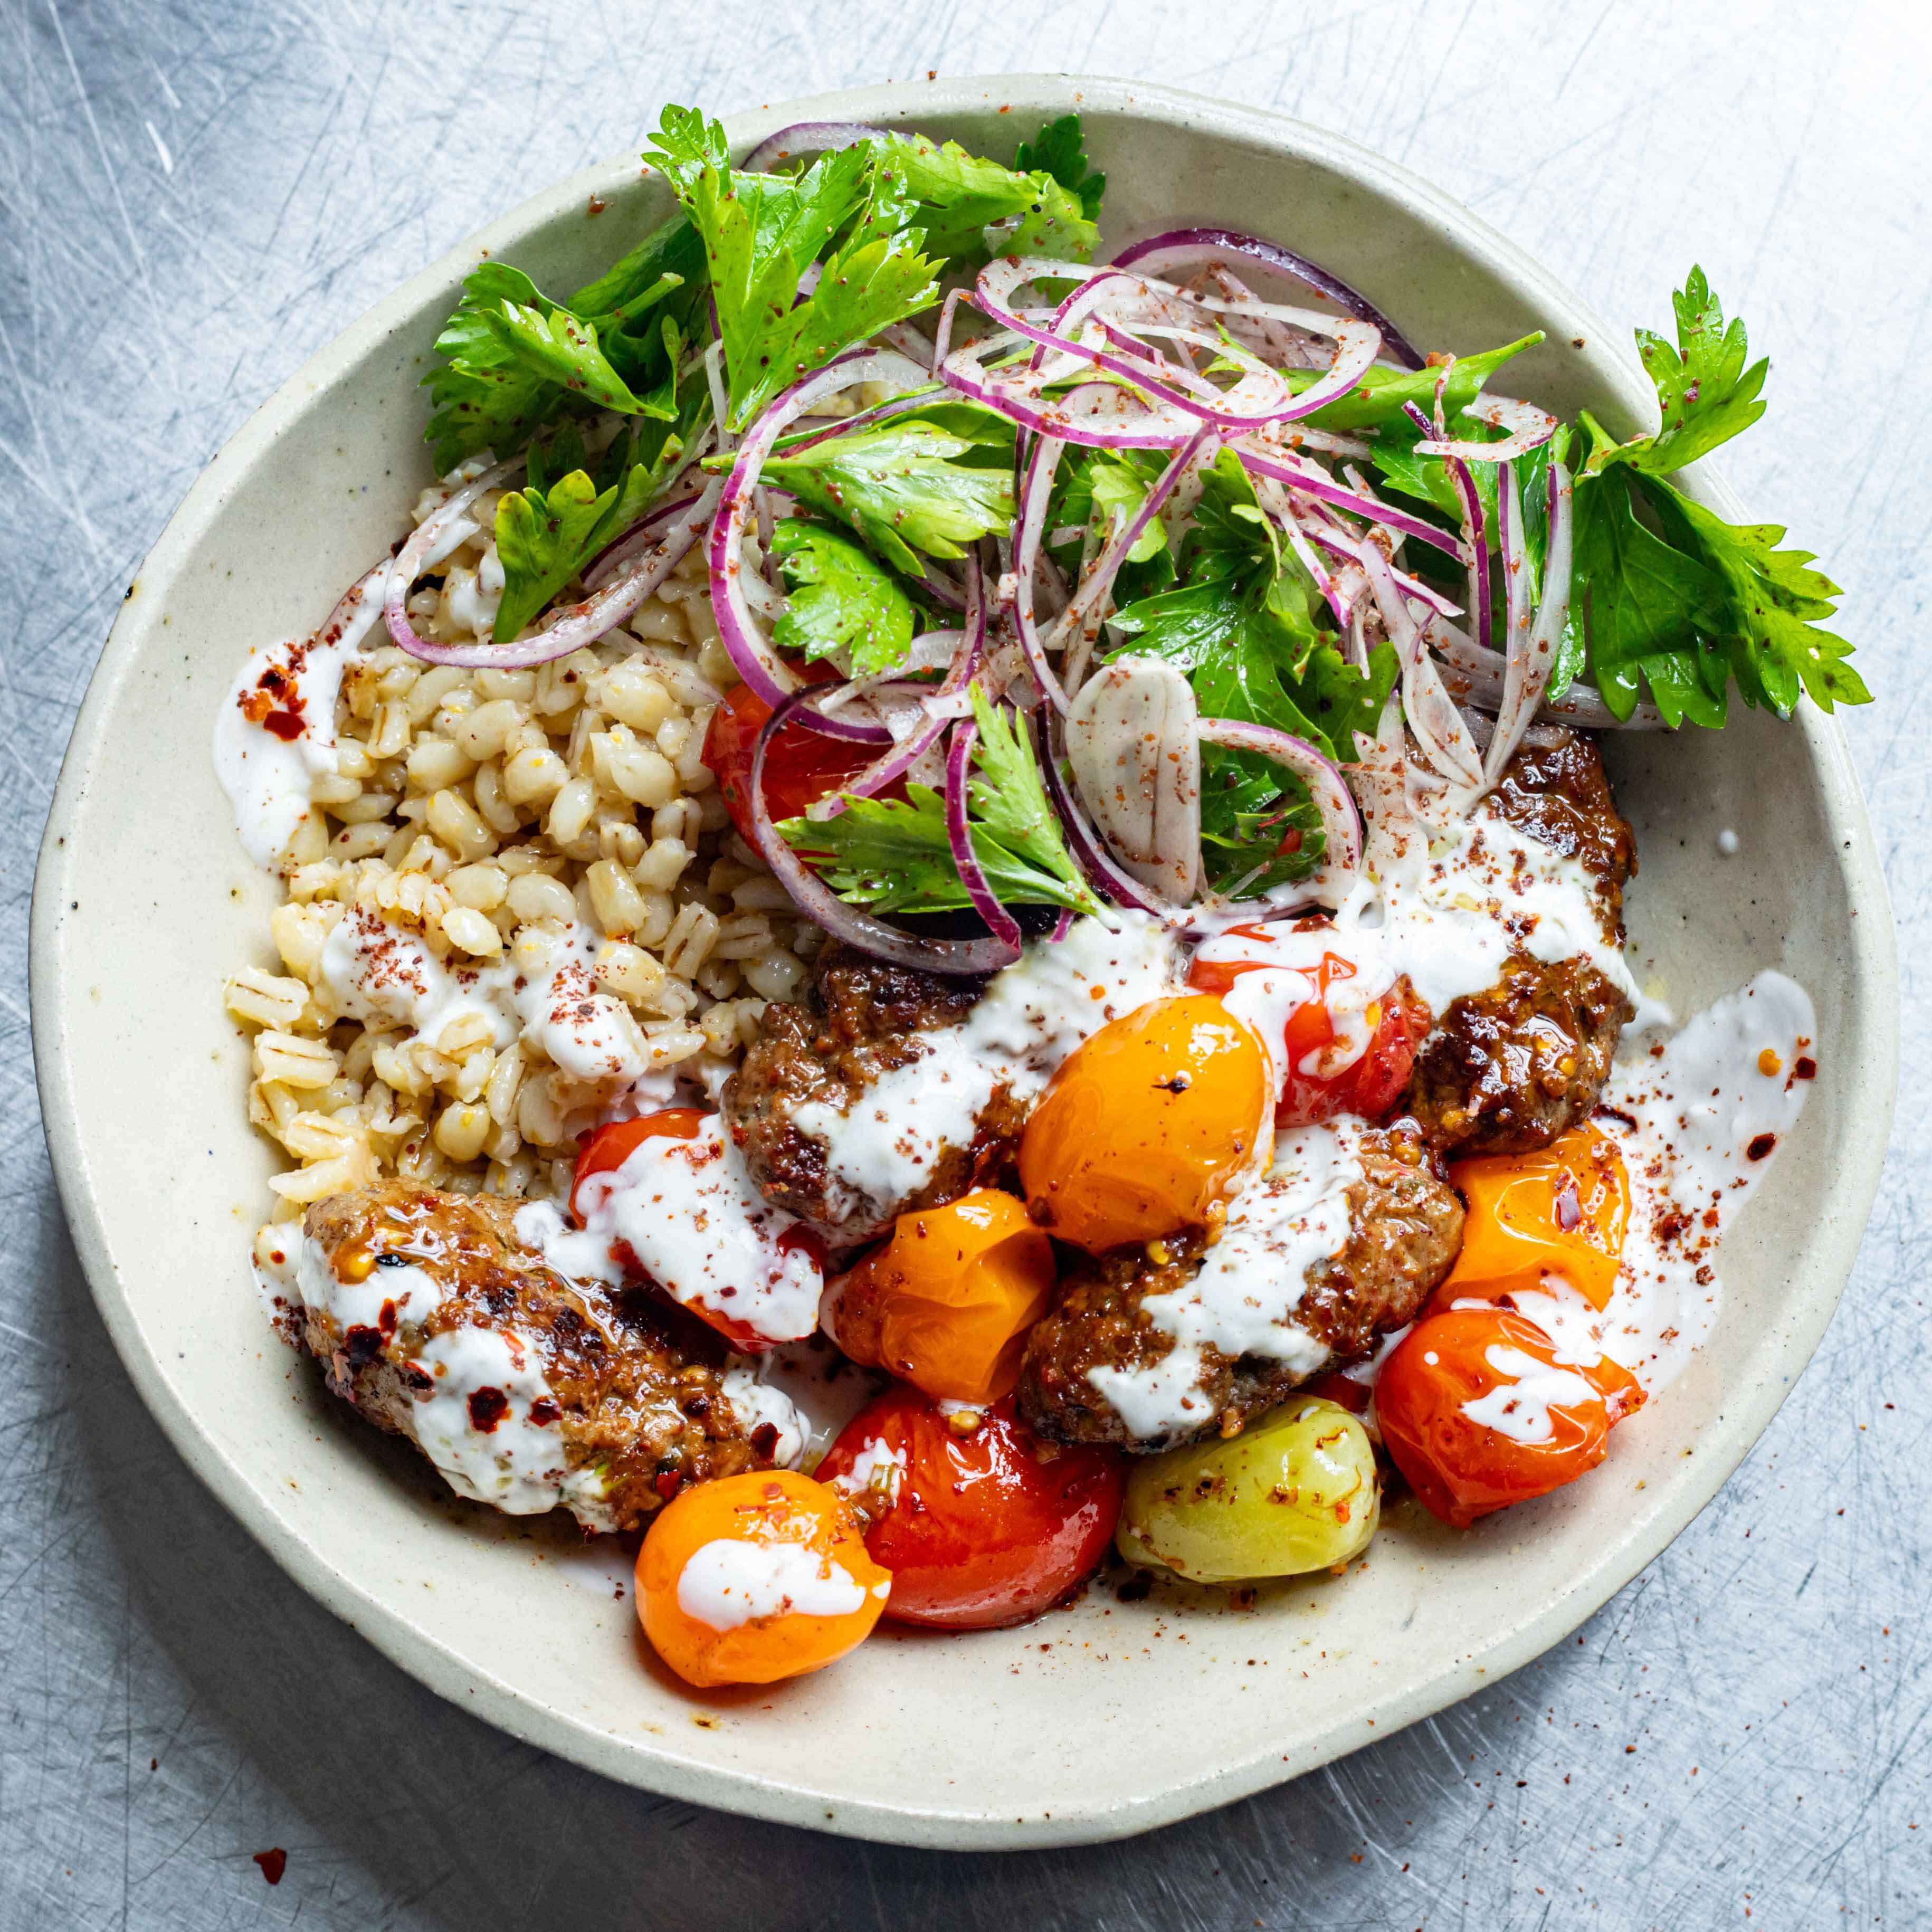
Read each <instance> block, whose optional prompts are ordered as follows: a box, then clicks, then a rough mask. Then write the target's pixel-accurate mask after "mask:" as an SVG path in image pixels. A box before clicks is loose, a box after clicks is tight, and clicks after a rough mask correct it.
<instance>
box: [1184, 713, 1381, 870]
mask: <svg viewBox="0 0 1932 1932" xmlns="http://www.w3.org/2000/svg"><path fill="white" fill-rule="evenodd" d="M1200 737H1201V742H1202V743H1203V744H1204V745H1220V746H1221V747H1222V748H1223V749H1224V750H1226V751H1254V752H1258V753H1259V754H1260V755H1261V756H1262V757H1264V758H1268V759H1271V760H1273V761H1274V763H1276V764H1278V765H1280V766H1283V769H1286V770H1288V771H1291V772H1293V773H1294V774H1295V776H1296V777H1297V778H1299V779H1301V781H1302V783H1303V784H1305V785H1306V786H1307V787H1308V795H1309V796H1310V798H1311V799H1313V800H1314V801H1315V808H1316V811H1319V812H1320V813H1321V814H1322V832H1323V835H1324V836H1325V838H1326V839H1327V841H1328V850H1327V853H1326V854H1325V859H1324V864H1325V868H1326V871H1325V875H1324V876H1325V880H1326V883H1328V884H1329V885H1330V886H1338V885H1339V886H1344V889H1345V892H1346V881H1349V880H1352V879H1353V878H1354V877H1355V874H1356V873H1357V872H1358V871H1361V865H1362V819H1361V813H1360V812H1359V811H1357V810H1356V808H1355V794H1354V793H1352V792H1351V791H1350V790H1349V781H1348V780H1347V779H1346V778H1344V777H1343V775H1342V768H1341V766H1340V765H1338V764H1337V763H1335V761H1334V759H1332V758H1331V757H1328V756H1327V755H1326V754H1325V753H1323V752H1322V751H1319V750H1317V749H1316V747H1315V746H1314V745H1311V744H1310V742H1308V740H1307V739H1306V738H1298V737H1296V736H1295V734H1294V733H1292V732H1289V731H1278V730H1276V729H1275V728H1274V727H1273V726H1272V725H1268V724H1245V723H1244V722H1243V721H1241V719H1239V718H1202V721H1201V724H1200Z"/></svg>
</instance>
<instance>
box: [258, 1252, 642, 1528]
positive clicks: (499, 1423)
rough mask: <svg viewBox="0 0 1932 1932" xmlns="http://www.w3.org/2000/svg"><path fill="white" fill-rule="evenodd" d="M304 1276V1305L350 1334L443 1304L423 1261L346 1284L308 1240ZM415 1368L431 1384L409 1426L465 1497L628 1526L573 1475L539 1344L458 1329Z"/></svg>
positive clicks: (391, 1328) (403, 1415)
mask: <svg viewBox="0 0 1932 1932" xmlns="http://www.w3.org/2000/svg"><path fill="white" fill-rule="evenodd" d="M295 1279H296V1288H297V1289H298V1291H299V1293H300V1295H301V1296H302V1302H303V1305H304V1306H305V1307H307V1308H308V1309H310V1310H314V1311H315V1312H317V1313H322V1314H324V1315H326V1316H327V1317H328V1318H329V1319H330V1320H331V1321H332V1322H333V1323H334V1324H335V1326H336V1328H338V1331H340V1332H341V1334H344V1335H345V1336H346V1335H347V1334H349V1333H350V1331H352V1330H353V1329H356V1328H373V1329H374V1330H375V1331H377V1333H378V1334H380V1335H382V1336H383V1337H384V1338H385V1339H386V1338H387V1337H390V1336H392V1335H393V1334H395V1331H396V1328H397V1326H398V1323H399V1322H403V1321H410V1322H422V1321H424V1320H425V1319H427V1318H428V1316H429V1315H430V1314H431V1312H432V1311H433V1310H434V1309H435V1307H436V1306H437V1304H438V1303H439V1302H440V1301H442V1300H443V1295H442V1292H441V1291H440V1289H438V1288H437V1285H436V1283H435V1282H434V1280H432V1278H431V1277H430V1276H429V1275H428V1274H427V1273H425V1271H424V1270H422V1268H418V1267H417V1266H416V1265H415V1264H414V1263H413V1262H411V1263H405V1264H404V1265H402V1266H401V1267H387V1266H382V1265H378V1266H377V1267H375V1268H371V1270H370V1271H369V1273H368V1276H367V1277H365V1279H364V1280H361V1281H358V1282H346V1281H344V1280H342V1279H341V1277H340V1276H338V1274H336V1272H335V1269H334V1268H332V1266H331V1265H330V1263H329V1256H328V1255H327V1253H326V1252H325V1251H324V1250H323V1248H322V1247H321V1245H320V1244H319V1243H318V1242H317V1241H314V1239H312V1238H311V1237H310V1236H309V1235H307V1234H304V1235H302V1239H301V1242H300V1244H299V1247H298V1248H297V1251H296V1265H295ZM410 1367H412V1368H414V1369H419V1370H422V1373H423V1377H424V1379H426V1380H427V1381H428V1384H429V1387H428V1390H427V1391H423V1392H420V1393H416V1394H415V1395H414V1399H413V1400H411V1401H409V1402H407V1403H402V1404H399V1405H398V1411H399V1413H398V1420H400V1421H404V1422H406V1423H407V1424H408V1425H409V1427H410V1429H411V1430H412V1432H413V1434H414V1435H415V1437H416V1442H417V1444H418V1445H419V1447H420V1448H422V1451H423V1453H424V1454H425V1455H426V1456H427V1457H428V1458H429V1459H430V1460H431V1462H432V1463H434V1464H435V1465H436V1466H437V1469H439V1470H440V1471H441V1472H442V1474H443V1478H444V1480H445V1481H446V1482H447V1483H448V1484H449V1486H450V1487H451V1488H452V1489H453V1490H455V1491H456V1492H457V1493H458V1495H460V1496H468V1497H469V1498H471V1499H472V1500H473V1501H475V1502H482V1503H490V1504H493V1505H494V1506H495V1507H496V1508H498V1509H499V1510H502V1511H504V1512H505V1514H507V1515H510V1516H541V1514H543V1513H544V1511H547V1510H550V1509H554V1508H556V1505H558V1504H559V1503H562V1505H565V1508H568V1510H569V1511H570V1512H571V1514H572V1515H573V1516H574V1517H576V1518H577V1521H578V1522H579V1523H581V1524H583V1526H584V1528H585V1529H592V1530H614V1529H616V1518H615V1517H614V1516H613V1514H611V1511H610V1507H609V1505H608V1504H607V1502H606V1501H605V1499H604V1478H602V1476H601V1475H599V1474H598V1472H596V1470H595V1469H591V1468H587V1467H586V1468H583V1469H572V1468H571V1466H570V1464H569V1461H568V1457H566V1455H565V1450H564V1438H563V1428H562V1410H561V1408H560V1407H559V1404H558V1403H557V1401H556V1396H555V1394H553V1391H552V1390H551V1388H550V1383H549V1382H548V1380H547V1378H546V1377H545V1376H544V1373H543V1370H542V1367H541V1356H540V1355H539V1354H538V1349H537V1347H536V1345H535V1343H533V1342H532V1341H531V1340H529V1337H526V1336H524V1335H523V1334H520V1333H519V1332H518V1331H516V1330H515V1329H514V1328H452V1329H449V1330H446V1331H444V1332H443V1334H438V1335H433V1336H431V1337H430V1338H429V1339H428V1340H427V1341H426V1342H425V1343H424V1344H423V1346H422V1348H421V1349H419V1351H418V1352H416V1355H415V1356H414V1357H413V1358H412V1360H411V1361H410Z"/></svg>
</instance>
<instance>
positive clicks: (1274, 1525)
mask: <svg viewBox="0 0 1932 1932" xmlns="http://www.w3.org/2000/svg"><path fill="white" fill-rule="evenodd" d="M1381 1520H1382V1490H1381V1486H1380V1484H1379V1481H1378V1479H1377V1477H1376V1452H1375V1449H1374V1448H1373V1445H1371V1444H1370V1441H1369V1436H1368V1432H1367V1430H1365V1429H1364V1427H1362V1425H1361V1423H1360V1422H1359V1421H1358V1420H1357V1419H1356V1418H1355V1417H1354V1416H1352V1415H1350V1414H1349V1412H1348V1411H1347V1410H1346V1409H1343V1408H1342V1407H1340V1406H1339V1405H1338V1404H1337V1403H1332V1402H1325V1401H1323V1400H1321V1399H1320V1398H1319V1397H1313V1396H1298V1397H1295V1398H1294V1399H1293V1400H1291V1401H1289V1402H1287V1403H1284V1404H1283V1406H1281V1407H1280V1409H1277V1410H1275V1411H1274V1412H1273V1413H1272V1414H1271V1415H1267V1416H1265V1417H1264V1418H1262V1420H1261V1421H1259V1422H1257V1423H1256V1424H1253V1425H1252V1426H1251V1427H1249V1428H1247V1429H1245V1430H1243V1431H1242V1432H1241V1434H1240V1435H1238V1436H1232V1437H1230V1438H1229V1439H1227V1440H1226V1441H1225V1442H1205V1443H1196V1444H1195V1445H1193V1446H1192V1447H1191V1448H1185V1449H1171V1450H1169V1451H1167V1452H1166V1454H1163V1455H1160V1456H1146V1457H1137V1458H1136V1460H1135V1462H1134V1465H1133V1469H1132V1470H1131V1471H1130V1473H1129V1475H1128V1478H1127V1501H1126V1503H1125V1505H1124V1507H1123V1508H1122V1510H1121V1527H1120V1532H1119V1534H1118V1536H1117V1537H1116V1538H1115V1544H1116V1545H1117V1546H1118V1548H1119V1550H1120V1553H1121V1555H1122V1556H1124V1557H1125V1558H1126V1559H1127V1561H1128V1562H1130V1563H1134V1564H1139V1565H1158V1566H1160V1567H1161V1568H1166V1569H1169V1570H1172V1571H1175V1574H1177V1575H1179V1576H1182V1577H1187V1579H1188V1580H1190V1582H1192V1583H1242V1582H1250V1581H1254V1580H1259V1579H1262V1578H1264V1577H1294V1576H1299V1575H1301V1574H1303V1573H1304V1572H1306V1571H1312V1570H1332V1569H1334V1568H1335V1567H1336V1566H1337V1565H1339V1564H1343V1563H1346V1562H1349V1561H1351V1560H1352V1559H1353V1558H1355V1557H1356V1556H1359V1555H1360V1554H1361V1552H1362V1551H1363V1550H1365V1549H1367V1547H1368V1544H1369V1541H1370V1538H1373V1536H1374V1535H1375V1533H1376V1525H1377V1524H1378V1523H1379V1522H1380V1521H1381Z"/></svg>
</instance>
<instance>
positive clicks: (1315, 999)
mask: <svg viewBox="0 0 1932 1932" xmlns="http://www.w3.org/2000/svg"><path fill="white" fill-rule="evenodd" d="M1230 930H1231V932H1232V934H1234V935H1241V936H1243V937H1252V938H1265V937H1266V935H1265V932H1264V931H1263V929H1261V928H1259V927H1244V926H1235V927H1233V928H1232V929H1230ZM1279 966H1280V961H1279V960H1271V959H1197V960H1196V962H1194V964H1193V966H1192V967H1190V968H1189V970H1188V974H1187V983H1188V984H1189V985H1190V986H1193V987H1195V988H1196V989H1199V991H1201V992H1206V993H1216V994H1226V992H1229V989H1231V988H1232V986H1234V983H1235V981H1236V980H1238V979H1239V978H1240V977H1241V975H1242V974H1244V973H1259V972H1264V971H1268V970H1269V969H1270V968H1278V967H1279ZM1313 977H1314V980H1315V991H1314V992H1313V994H1312V995H1310V997H1309V998H1307V999H1306V1000H1304V1001H1302V1003H1301V1005H1300V1006H1298V1007H1296V1008H1295V1010H1294V1011H1293V1012H1292V1013H1290V1014H1289V1016H1288V1019H1287V1022H1286V1024H1285V1025H1284V1026H1283V1028H1282V1046H1283V1055H1282V1064H1283V1067H1286V1070H1287V1071H1286V1074H1285V1075H1284V1076H1283V1081H1282V1090H1281V1097H1280V1100H1277V1103H1276V1104H1275V1114H1274V1118H1275V1125H1276V1126H1277V1127H1306V1126H1307V1125H1308V1124H1310V1122H1311V1121H1327V1120H1332V1119H1333V1118H1334V1117H1335V1116H1336V1115H1337V1114H1360V1115H1362V1116H1363V1117H1364V1118H1365V1119H1368V1120H1371V1121H1379V1120H1380V1119H1382V1117H1383V1116H1384V1115H1386V1114H1387V1113H1388V1112H1389V1110H1390V1109H1391V1108H1393V1107H1394V1105H1395V1103H1397V1101H1398V1100H1400V1099H1401V1097H1402V1091H1403V1088H1405V1087H1406V1086H1407V1085H1409V1073H1410V1070H1411V1069H1412V1068H1413V1067H1414V1066H1415V1050H1416V1049H1417V1048H1418V1046H1421V1043H1422V1042H1423V1040H1424V1038H1425V1037H1427V1034H1428V1032H1429V1029H1430V1025H1431V1019H1430V1011H1429V1009H1428V1008H1427V1007H1426V1006H1424V1004H1423V1003H1422V1001H1421V999H1420V998H1418V997H1417V995H1416V993H1415V989H1413V988H1412V986H1410V985H1409V982H1408V980H1406V979H1403V980H1397V982H1396V983H1395V984H1394V986H1391V988H1390V989H1389V990H1388V992H1386V993H1385V994H1384V995H1382V997H1381V998H1380V999H1378V1000H1372V1001H1370V1002H1369V1004H1368V1006H1367V1007H1366V1008H1365V1009H1364V1012H1363V1015H1362V1018H1363V1021H1364V1025H1366V1026H1367V1029H1368V1034H1369V1040H1368V1044H1367V1046H1365V1047H1364V1049H1363V1050H1362V1052H1361V1054H1360V1055H1358V1056H1357V1057H1356V1058H1355V1059H1353V1060H1351V1061H1349V1062H1348V1063H1347V1064H1346V1065H1344V1066H1341V1067H1337V1068H1336V1069H1335V1070H1334V1071H1333V1072H1321V1071H1310V1070H1308V1067H1307V1063H1308V1061H1309V1060H1310V1058H1311V1057H1312V1056H1313V1055H1318V1054H1320V1053H1321V1052H1322V1051H1323V1050H1324V1049H1326V1048H1329V1047H1332V1046H1334V1044H1335V1043H1336V1041H1337V1039H1338V1038H1340V1035H1339V1034H1337V1031H1336V1028H1335V1016H1334V1013H1332V1012H1331V1011H1330V1010H1329V1005H1328V989H1330V987H1331V986H1334V985H1336V984H1337V983H1339V982H1340V981H1343V980H1352V979H1353V978H1354V977H1355V967H1354V966H1353V965H1352V964H1351V963H1350V962H1349V961H1348V960H1346V959H1343V957H1342V956H1340V954H1339V953H1323V954H1322V957H1321V959H1320V961H1319V962H1318V963H1317V965H1316V968H1315V971H1314V975H1313Z"/></svg>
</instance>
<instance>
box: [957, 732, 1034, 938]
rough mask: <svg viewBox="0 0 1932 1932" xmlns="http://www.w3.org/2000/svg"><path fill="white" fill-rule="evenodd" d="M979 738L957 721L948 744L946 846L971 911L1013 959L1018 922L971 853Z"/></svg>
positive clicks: (984, 869) (1018, 935) (975, 853)
mask: <svg viewBox="0 0 1932 1932" xmlns="http://www.w3.org/2000/svg"><path fill="white" fill-rule="evenodd" d="M979 735H980V727H979V726H978V725H977V724H975V723H974V721H973V720H972V719H971V718H961V719H960V721H959V723H958V724H955V725H954V726H953V740H952V743H951V745H950V746H949V747H948V748H947V754H946V842H947V846H948V847H950V850H951V851H952V853H953V865H954V868H956V870H957V871H958V872H959V883H961V884H962V886H965V888H966V896H967V897H968V898H969V899H971V901H972V902H973V910H974V911H975V912H977V913H978V914H979V915H980V917H981V918H982V919H984V920H985V921H986V930H987V931H988V932H990V933H991V934H992V935H993V937H994V938H995V939H997V940H998V941H1001V943H1002V944H1004V945H1007V946H1010V947H1012V948H1013V957H1014V958H1015V959H1018V958H1019V956H1020V941H1021V939H1022V936H1023V935H1022V933H1021V932H1020V925H1019V920H1018V919H1015V918H1014V916H1013V914H1012V913H1010V912H1009V911H1007V909H1006V907H1004V905H1002V904H1001V903H1000V899H999V895H998V893H996V892H995V891H994V890H993V888H992V886H991V885H990V884H989V883H988V882H987V878H986V868H984V867H983V866H982V865H981V864H980V855H979V853H977V852H976V851H975V850H974V849H973V826H972V820H971V817H970V816H969V815H968V810H967V807H968V803H969V802H970V801H969V799H968V785H969V784H971V780H972V775H973V746H974V742H975V741H976V740H977V738H978V737H979Z"/></svg>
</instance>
